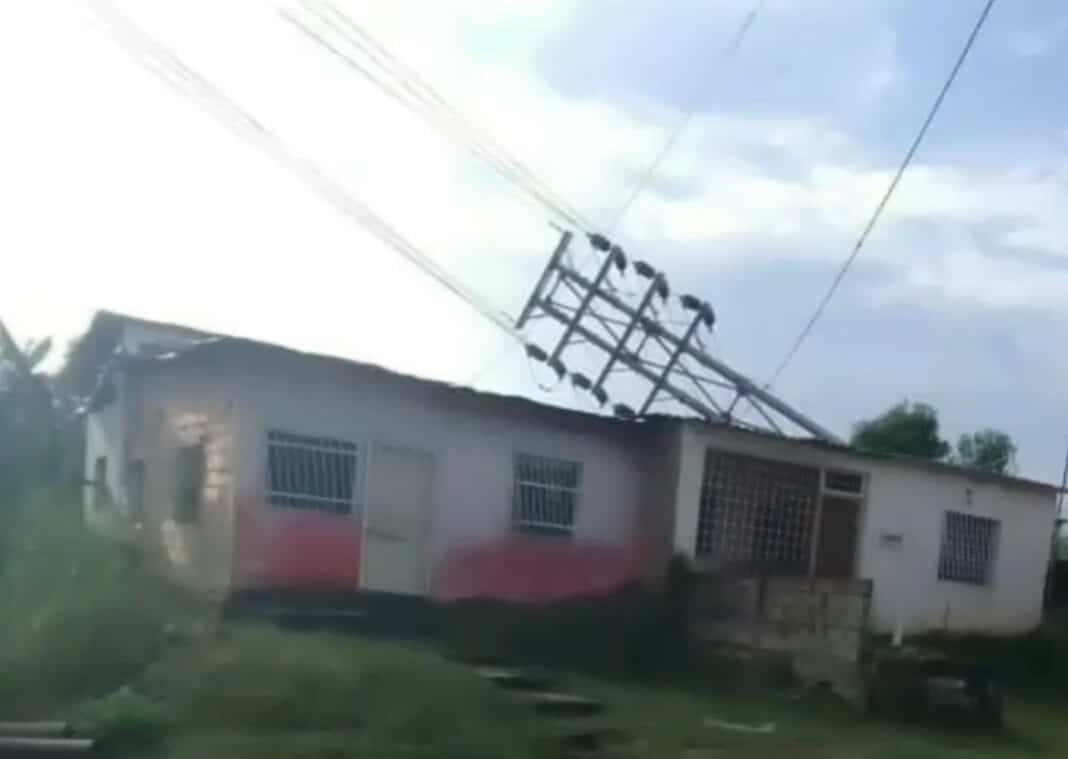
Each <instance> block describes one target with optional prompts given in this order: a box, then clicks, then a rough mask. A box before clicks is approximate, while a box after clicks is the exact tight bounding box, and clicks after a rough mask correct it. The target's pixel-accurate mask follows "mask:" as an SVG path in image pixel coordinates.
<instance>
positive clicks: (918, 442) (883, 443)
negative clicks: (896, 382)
mask: <svg viewBox="0 0 1068 759" xmlns="http://www.w3.org/2000/svg"><path fill="white" fill-rule="evenodd" d="M849 442H850V444H851V445H852V446H853V447H854V448H858V449H860V450H863V451H870V452H872V453H887V454H899V455H904V456H915V457H917V458H921V459H931V460H934V461H938V460H942V459H945V460H947V461H949V462H950V463H953V464H957V465H959V466H963V467H967V468H969V469H978V470H981V471H984V472H990V473H991V474H1012V473H1013V472H1014V471H1015V469H1016V445H1015V443H1013V442H1012V438H1010V437H1009V436H1008V434H1007V433H1005V432H1001V431H1000V430H994V429H989V428H988V429H983V430H979V431H978V432H975V433H972V434H970V435H961V436H960V439H959V440H958V442H957V450H956V451H955V452H954V451H951V449H950V445H949V443H947V442H946V441H945V440H943V439H942V438H941V437H940V436H939V430H938V413H937V412H936V411H935V410H934V409H933V408H931V407H930V406H928V405H927V404H925V403H909V402H908V401H902V402H901V403H898V404H897V405H895V406H893V407H892V408H890V409H889V410H887V411H885V412H884V413H882V414H880V415H879V416H877V417H875V418H874V419H868V420H865V421H861V422H858V423H857V424H856V425H855V426H854V427H853V436H852V437H851V439H850V441H849Z"/></svg>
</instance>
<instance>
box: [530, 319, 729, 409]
mask: <svg viewBox="0 0 1068 759" xmlns="http://www.w3.org/2000/svg"><path fill="white" fill-rule="evenodd" d="M539 306H540V308H541V309H542V310H543V311H544V312H545V313H546V314H548V315H549V316H551V317H552V318H554V319H556V320H557V321H558V322H560V323H561V324H564V325H567V324H571V317H570V316H569V315H568V314H566V313H564V312H563V311H562V310H560V309H559V308H557V307H556V305H554V304H553V303H552V302H550V301H547V300H543V301H540V302H539ZM574 331H575V333H577V334H579V335H581V336H582V337H584V338H586V339H587V340H588V341H589V342H590V343H592V344H593V345H594V346H596V347H598V348H600V349H601V350H603V351H605V352H606V353H607V352H610V351H611V350H612V344H611V343H609V342H608V341H607V340H605V339H604V338H602V337H601V336H600V335H598V334H597V333H595V332H591V331H590V330H589V329H587V328H586V327H585V326H584V325H582V324H576V325H575V328H574ZM619 361H620V362H621V363H623V364H626V365H627V367H628V368H629V369H630V370H631V371H633V372H635V373H636V374H639V375H641V376H642V377H644V378H645V379H647V380H649V381H650V382H654V383H655V382H658V381H660V380H661V379H662V377H661V375H660V374H657V373H656V372H654V371H652V370H651V369H649V367H647V366H645V364H643V363H642V362H641V361H640V360H638V359H637V358H636V357H634V356H631V355H630V354H628V353H626V352H623V353H621V354H620V355H619ZM662 388H667V389H670V391H671V393H672V394H673V395H675V397H676V398H678V399H679V400H681V401H683V402H684V403H686V404H687V405H688V406H690V407H691V408H692V409H694V410H695V411H697V410H701V415H702V416H704V417H705V418H706V419H708V420H713V419H716V420H719V421H727V419H726V418H725V417H724V416H722V415H721V414H718V413H716V412H715V411H713V410H711V409H709V408H708V406H707V405H705V404H704V403H702V402H701V401H700V400H699V399H697V398H696V397H694V396H693V395H690V394H689V393H688V392H686V391H685V390H683V389H681V388H679V387H675V386H674V385H672V384H671V383H670V382H667V381H666V380H665V381H664V382H663V385H662Z"/></svg>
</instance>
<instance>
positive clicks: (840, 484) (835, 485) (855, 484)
mask: <svg viewBox="0 0 1068 759" xmlns="http://www.w3.org/2000/svg"><path fill="white" fill-rule="evenodd" d="M823 489H824V490H831V491H833V492H835V493H848V494H850V495H861V494H863V493H864V476H863V475H860V474H857V473H856V472H843V471H840V470H836V469H828V470H827V471H826V472H824V473H823Z"/></svg>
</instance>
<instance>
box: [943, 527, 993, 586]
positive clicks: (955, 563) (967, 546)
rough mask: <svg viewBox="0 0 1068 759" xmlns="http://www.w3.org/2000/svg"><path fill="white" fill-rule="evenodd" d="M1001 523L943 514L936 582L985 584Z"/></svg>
mask: <svg viewBox="0 0 1068 759" xmlns="http://www.w3.org/2000/svg"><path fill="white" fill-rule="evenodd" d="M1000 531H1001V523H1000V522H999V521H998V520H996V519H988V518H986V517H977V516H973V515H972V514H962V513H960V512H957V511H947V512H946V519H945V523H944V524H943V526H942V551H941V553H940V554H939V557H938V579H939V580H952V581H954V582H966V583H969V584H971V585H989V584H990V582H991V581H992V580H993V575H994V559H995V557H996V554H997V546H998V536H999V532H1000Z"/></svg>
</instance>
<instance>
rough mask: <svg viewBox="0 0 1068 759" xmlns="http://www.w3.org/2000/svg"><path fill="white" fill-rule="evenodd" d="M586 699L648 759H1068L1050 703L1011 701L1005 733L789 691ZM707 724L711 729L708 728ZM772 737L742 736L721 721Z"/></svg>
mask: <svg viewBox="0 0 1068 759" xmlns="http://www.w3.org/2000/svg"><path fill="white" fill-rule="evenodd" d="M571 682H572V684H573V686H574V687H575V688H576V689H581V690H582V692H584V693H587V694H590V695H596V696H598V697H600V698H601V699H603V700H604V701H605V703H606V704H608V707H609V708H608V710H607V711H606V714H605V716H604V717H602V718H601V719H603V720H606V721H610V722H611V723H612V724H615V725H625V726H627V728H628V729H629V730H630V731H631V732H632V734H633V735H634V736H635V738H636V739H637V743H636V746H635V752H634V753H635V755H637V756H640V757H650V759H651V758H652V757H680V756H692V757H695V758H696V757H700V756H707V757H709V759H712V758H713V757H718V756H724V757H734V756H738V757H749V756H753V757H769V758H770V757H776V758H777V757H784V758H785V757H828V758H831V757H833V758H838V757H841V758H842V759H846V758H847V757H848V758H849V759H854V758H855V759H869V758H870V759H936V758H937V757H961V758H962V759H963V757H976V758H979V759H981V758H984V757H990V758H991V759H994V758H995V757H996V758H999V759H1001V758H1004V759H1009V757H1035V756H1048V757H1058V756H1068V719H1065V716H1064V715H1065V714H1066V711H1065V709H1064V706H1063V705H1061V704H1059V703H1056V702H1054V701H1050V700H1036V699H1033V698H1032V699H1023V698H1010V699H1009V700H1008V703H1007V715H1006V722H1007V727H1006V730H1005V731H1004V733H1002V734H982V733H979V734H976V733H974V732H967V731H964V730H963V729H959V730H954V729H949V728H933V727H928V728H925V727H921V726H916V725H908V726H905V725H899V724H896V723H892V722H888V721H883V720H876V719H873V718H869V717H867V716H866V715H864V714H862V713H859V712H858V711H857V710H856V709H855V708H853V707H851V706H849V705H847V704H844V703H841V702H838V701H837V700H835V699H833V698H832V697H829V696H824V697H819V696H808V697H802V698H798V697H797V695H796V694H793V693H790V692H789V691H782V692H775V691H771V692H768V691H760V690H756V689H751V688H745V689H741V690H738V689H732V688H730V687H706V688H702V689H700V690H699V691H698V690H695V689H694V688H691V687H686V688H683V687H673V686H667V685H665V686H659V687H658V686H648V685H645V686H635V685H633V684H630V683H625V682H611V681H607V680H604V679H591V678H586V677H579V678H573V679H572V681H571ZM708 720H711V721H712V722H711V723H709V722H708ZM717 721H718V722H721V723H723V722H725V723H733V724H738V725H746V726H751V727H760V726H764V725H766V724H767V723H769V722H770V723H773V724H774V729H773V730H772V731H771V732H767V733H752V732H744V731H735V730H731V729H725V728H723V727H716V726H714V723H715V722H717Z"/></svg>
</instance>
